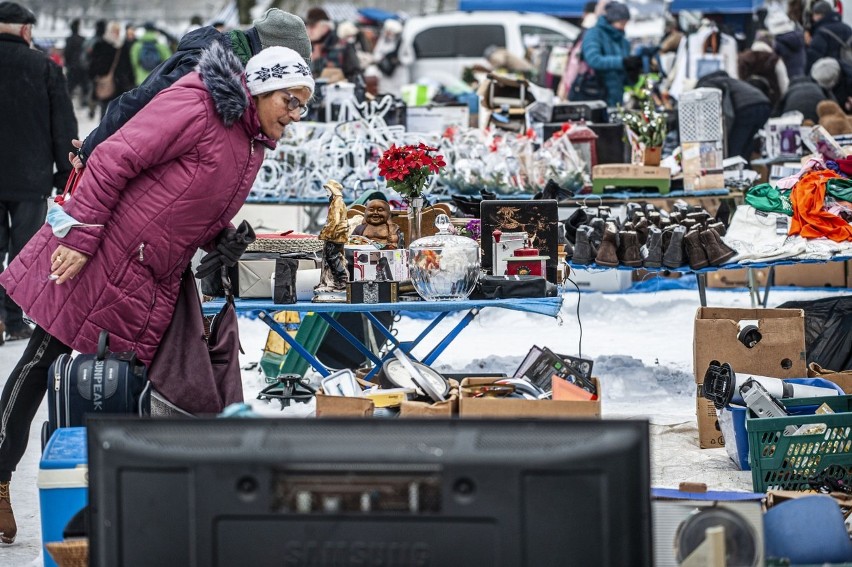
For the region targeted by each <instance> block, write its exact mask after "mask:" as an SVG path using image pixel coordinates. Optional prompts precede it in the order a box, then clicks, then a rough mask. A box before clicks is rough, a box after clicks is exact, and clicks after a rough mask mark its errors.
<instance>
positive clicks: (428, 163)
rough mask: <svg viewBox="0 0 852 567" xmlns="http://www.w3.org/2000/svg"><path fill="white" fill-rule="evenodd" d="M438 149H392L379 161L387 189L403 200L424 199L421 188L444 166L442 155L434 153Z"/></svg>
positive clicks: (419, 145)
mask: <svg viewBox="0 0 852 567" xmlns="http://www.w3.org/2000/svg"><path fill="white" fill-rule="evenodd" d="M437 151H438V148H433V147H431V146H427V145H426V144H422V143H421V144H418V145H416V146H414V145H408V146H399V147H397V146H396V145H393V146H391V147H390V148H389V149H387V150H385V152H384V153H383V154H382V158H381V159H380V160H379V173H380V174H381V175H382V177H384V178H385V180H386V181H387V184H388V187H391V188H393V189H395V190H396V191H397V192H398V193H399V194H400V195H402V196H403V197H405V198H406V199H409V200H410V199H413V198H415V197H422V196H423V188H424V187H425V186H426V182H427V181H428V180H429V176H430V175H434V174H436V173H438V172H440V171H441V168H443V167H444V166H446V165H447V164H446V162H444V156H442V155H440V154H437V153H435V152H437Z"/></svg>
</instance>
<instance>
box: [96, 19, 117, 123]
mask: <svg viewBox="0 0 852 567" xmlns="http://www.w3.org/2000/svg"><path fill="white" fill-rule="evenodd" d="M101 22H103V20H102V21H101ZM101 22H98V28H97V32H96V33H97V34H98V36H99V37H98V40H97V41H96V42H95V44H94V45H93V46H92V52H91V54H90V55H89V77H90V78H91V80H92V82H93V87H94V85H96V84H97V80H98V78H99V77H105V76H107V75H109V74H110V73H112V74H113V75H112V80H113V81H115V70H116V67H117V65H118V58H119V55H120V53H119V48H118V47H117V45H118V43H119V41H120V36H121V28H120V26H119V25H118V23H116V22H111V23H109V24H108V26H107V24H106V22H103V24H104V27H103V30H104V31H103V33H101V27H100V24H101ZM119 94H120V91H119V90H118V89H117V88H116V89H115V90H114V91H113V93H112V94H111V95H109V96H105V97H100V96H98V90H97V88H94V91H93V92H92V96H93V97H94V98H95V100H97V102H98V103H99V106H100V109H101V116H103V115H104V114H105V113H106V109H107V106H108V105H109V103H110V101H112V100H113V99H115V98H116V97H117V96H118V95H119Z"/></svg>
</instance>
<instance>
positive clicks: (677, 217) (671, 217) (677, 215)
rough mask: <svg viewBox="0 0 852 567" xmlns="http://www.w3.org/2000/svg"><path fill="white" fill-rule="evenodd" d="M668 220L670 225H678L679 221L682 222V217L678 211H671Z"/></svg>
mask: <svg viewBox="0 0 852 567" xmlns="http://www.w3.org/2000/svg"><path fill="white" fill-rule="evenodd" d="M669 220H670V221H671V222H672V224H680V221H682V220H683V216H682V215H681V214H680V213H679V212H678V211H673V212H672V213H670V214H669Z"/></svg>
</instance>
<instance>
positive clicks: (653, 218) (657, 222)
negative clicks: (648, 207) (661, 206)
mask: <svg viewBox="0 0 852 567" xmlns="http://www.w3.org/2000/svg"><path fill="white" fill-rule="evenodd" d="M646 216H647V217H648V220H649V221H650V222H651V224H652V225H654V226H656V227H657V228H662V226H661V223H662V222H663V217H662V216H661V215H660V213H658V212H657V211H650V212H648V213H646ZM667 220H668V219H667Z"/></svg>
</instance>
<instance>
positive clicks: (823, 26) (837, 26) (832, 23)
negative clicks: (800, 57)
mask: <svg viewBox="0 0 852 567" xmlns="http://www.w3.org/2000/svg"><path fill="white" fill-rule="evenodd" d="M826 30H827V31H829V32H831V33H833V34H834V35H836V36H837V37H839V38H840V39H841V40H843V41H844V42H845V41H847V40H848V39H849V38H850V37H852V28H850V27H849V26H848V25H846V24H844V23H843V22H842V21H841V20H840V14H838V13H836V12H835V13H831V14H828V15H827V16H824V17H823V18H822V19H821V20H820V21H818V22H817V23H816V24H815V25H814V31H813V37H812V38H811V44H810V45H809V46H808V49H807V53H808V65H807V71H808V73H810V71H811V67H812V66H813V64H814V63H815V62H816V61H817V59H822V58H823V57H831V58H832V59H840V44H839V43H838V42H837V40H836V39H834V38H833V37H831V36H830V35H828V34H827V33H826Z"/></svg>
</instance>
